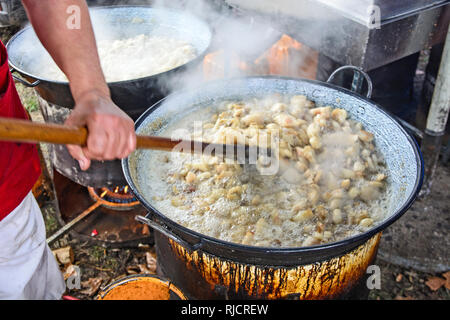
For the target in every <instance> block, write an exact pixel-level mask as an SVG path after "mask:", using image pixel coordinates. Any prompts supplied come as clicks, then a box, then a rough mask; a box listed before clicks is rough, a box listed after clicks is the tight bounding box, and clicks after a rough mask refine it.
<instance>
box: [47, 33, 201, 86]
mask: <svg viewBox="0 0 450 320" xmlns="http://www.w3.org/2000/svg"><path fill="white" fill-rule="evenodd" d="M97 47H98V53H99V57H100V63H101V66H102V69H103V73H104V75H105V78H106V81H107V82H114V81H124V80H131V79H138V78H143V77H148V76H151V75H154V74H158V73H162V72H165V71H168V70H171V69H174V68H176V67H178V66H181V65H183V64H185V63H187V62H189V61H190V60H192V59H194V58H195V57H196V55H197V54H196V50H195V48H194V47H193V46H192V45H191V44H189V43H186V42H184V41H181V40H177V39H173V38H168V37H163V36H148V35H145V34H141V35H138V36H136V37H132V38H127V39H118V40H99V41H98V42H97ZM45 70H46V73H45V74H43V77H45V78H48V79H50V80H56V81H67V78H66V76H65V75H64V73H63V72H62V71H61V70H60V69H59V68H58V66H57V65H56V64H55V63H54V62H53V61H52V63H51V65H50V66H48V67H46V68H45Z"/></svg>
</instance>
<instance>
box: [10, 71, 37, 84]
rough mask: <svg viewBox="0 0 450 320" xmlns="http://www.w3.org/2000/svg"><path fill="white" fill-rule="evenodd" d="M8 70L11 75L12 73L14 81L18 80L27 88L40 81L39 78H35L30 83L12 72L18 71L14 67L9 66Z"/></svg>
mask: <svg viewBox="0 0 450 320" xmlns="http://www.w3.org/2000/svg"><path fill="white" fill-rule="evenodd" d="M9 71H10V72H11V75H12V77H13V79H14V80H16V81H18V82H20V83H21V84H23V85H24V86H25V87H28V88H34V87H36V86H38V85H39V84H40V83H41V80H39V79H38V80H36V81H34V82H32V83H30V82H28V81H27V80H25V79H22V78H21V77H18V76H16V75H15V74H14V72H18V71H17V70H16V69H14V68H11V69H10V70H9Z"/></svg>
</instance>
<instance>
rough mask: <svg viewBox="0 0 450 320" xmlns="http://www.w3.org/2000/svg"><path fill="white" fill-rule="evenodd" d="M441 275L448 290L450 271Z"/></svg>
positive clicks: (449, 287) (449, 286)
mask: <svg viewBox="0 0 450 320" xmlns="http://www.w3.org/2000/svg"><path fill="white" fill-rule="evenodd" d="M442 276H443V277H444V278H445V285H444V286H445V288H447V289H448V290H450V271H447V272H446V273H443V274H442Z"/></svg>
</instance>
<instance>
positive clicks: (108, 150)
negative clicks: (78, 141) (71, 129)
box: [65, 90, 136, 170]
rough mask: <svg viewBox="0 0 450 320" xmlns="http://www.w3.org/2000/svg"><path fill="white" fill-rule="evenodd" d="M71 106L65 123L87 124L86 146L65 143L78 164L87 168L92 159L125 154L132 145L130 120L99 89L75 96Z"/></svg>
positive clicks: (123, 155) (80, 125)
mask: <svg viewBox="0 0 450 320" xmlns="http://www.w3.org/2000/svg"><path fill="white" fill-rule="evenodd" d="M75 102H76V104H75V108H74V110H73V111H72V113H71V114H70V116H69V117H68V118H67V120H66V122H65V124H66V125H69V126H76V127H83V126H85V127H87V129H88V138H87V146H86V147H80V146H75V145H68V146H67V149H68V150H69V152H70V154H71V155H72V157H74V158H75V159H76V160H78V162H79V164H80V168H81V169H82V170H87V169H88V168H89V166H90V164H91V159H94V160H113V159H118V158H125V157H127V156H128V155H129V154H130V153H131V152H132V151H133V150H134V149H135V148H136V134H135V132H134V122H133V120H132V119H131V118H130V117H129V116H128V115H127V114H126V113H125V112H123V111H122V110H121V109H120V108H119V107H118V106H116V105H115V104H114V103H113V102H112V100H111V99H110V97H109V96H108V95H106V94H104V93H103V92H101V91H96V90H92V91H88V92H86V93H83V94H81V95H80V96H79V97H78V98H76V99H75Z"/></svg>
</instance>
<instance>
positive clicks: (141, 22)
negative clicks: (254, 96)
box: [7, 6, 212, 187]
mask: <svg viewBox="0 0 450 320" xmlns="http://www.w3.org/2000/svg"><path fill="white" fill-rule="evenodd" d="M90 14H91V17H92V24H93V28H94V32H95V35H96V38H97V40H103V39H120V38H129V37H133V36H136V35H139V34H151V35H164V36H168V37H173V38H176V39H181V40H183V41H185V42H188V43H190V44H192V45H193V46H194V47H195V49H196V52H197V54H198V55H197V57H196V58H195V59H193V60H191V61H190V62H188V63H187V64H184V65H182V66H179V67H177V68H174V69H172V70H169V71H167V72H163V73H159V74H155V75H149V76H148V77H143V78H139V79H132V80H126V81H118V82H110V83H108V86H109V88H110V91H111V97H112V100H113V101H114V102H115V103H116V104H117V105H118V106H119V107H120V108H121V109H122V110H124V111H125V112H126V113H127V114H128V115H129V116H130V117H131V118H133V119H134V120H136V119H137V118H138V117H139V116H140V115H141V114H142V113H143V112H144V111H145V110H146V109H147V108H148V106H150V105H152V104H154V103H156V102H157V101H158V100H160V99H161V98H163V97H165V96H166V95H167V94H168V93H169V92H170V91H171V90H170V89H171V87H172V86H173V85H174V84H173V81H174V80H176V79H177V78H179V76H180V74H181V73H182V72H184V71H185V70H189V68H195V67H196V66H197V65H199V64H200V63H201V62H202V60H203V57H204V55H205V54H206V52H207V50H208V48H209V46H210V43H211V38H212V31H211V29H210V27H209V26H208V25H207V24H206V23H205V22H203V21H202V20H200V19H198V18H196V17H194V16H192V15H190V14H187V13H184V12H179V11H175V10H169V9H156V8H151V7H146V6H120V7H99V8H91V9H90ZM65 45H67V46H70V45H71V44H70V43H66V44H65ZM7 49H8V55H9V64H10V66H11V68H12V71H13V76H14V78H15V79H16V80H18V81H20V82H22V83H23V84H25V85H26V86H29V87H34V88H35V90H36V91H37V93H38V94H39V95H40V96H41V97H42V98H43V99H44V100H45V101H43V102H42V103H41V107H42V109H43V110H42V112H43V115H44V118H45V120H46V121H48V122H54V123H63V122H64V121H65V119H66V118H67V116H68V115H69V113H70V111H71V109H72V108H73V107H74V101H73V98H72V94H71V92H70V87H69V83H68V82H61V81H54V80H51V79H46V78H45V76H44V75H45V70H44V68H45V66H48V65H50V64H51V63H54V62H53V61H52V58H51V57H50V55H49V54H48V53H47V51H46V50H45V48H44V47H43V46H42V44H41V43H40V41H39V39H38V38H37V36H36V34H35V32H34V30H33V28H31V27H26V28H25V29H23V30H21V31H19V32H18V33H17V34H16V35H14V37H13V38H12V39H11V40H10V41H9V42H8V44H7ZM118 63H126V61H118ZM19 74H20V75H19ZM88 76H89V75H88ZM169 84H170V85H169ZM51 160H52V164H53V166H54V167H55V169H56V170H57V171H58V172H59V173H61V174H63V175H64V176H66V177H68V178H69V179H71V180H72V181H75V182H77V183H78V184H81V185H84V186H92V187H114V186H117V185H124V184H125V183H126V181H125V178H124V177H123V174H122V169H121V165H120V161H119V160H113V161H104V162H100V161H92V165H91V167H90V168H89V170H87V171H82V170H81V169H80V168H79V165H78V163H77V162H76V161H75V160H74V159H73V158H72V157H71V156H70V154H69V152H68V151H67V149H66V147H65V146H64V145H58V146H57V145H55V146H51Z"/></svg>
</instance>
